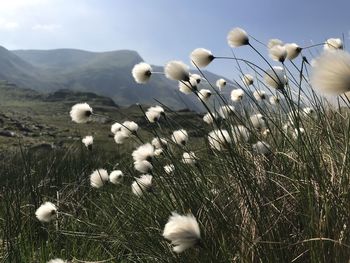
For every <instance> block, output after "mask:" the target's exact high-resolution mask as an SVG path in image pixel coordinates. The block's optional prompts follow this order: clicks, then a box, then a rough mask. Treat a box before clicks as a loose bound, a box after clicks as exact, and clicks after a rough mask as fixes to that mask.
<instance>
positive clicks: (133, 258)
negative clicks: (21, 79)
mask: <svg viewBox="0 0 350 263" xmlns="http://www.w3.org/2000/svg"><path fill="white" fill-rule="evenodd" d="M304 61H305V60H304V59H303V60H302V61H301V64H300V65H299V67H297V69H298V70H299V72H300V74H297V75H291V73H290V72H291V71H289V70H288V69H289V66H291V65H290V64H289V63H288V64H287V63H286V64H282V66H283V67H284V70H283V74H284V76H286V77H285V79H288V81H285V83H284V84H283V87H282V88H281V87H279V88H278V91H272V92H271V90H270V89H269V88H268V87H267V90H270V94H269V95H276V94H278V96H280V98H281V99H283V100H285V105H284V106H283V107H282V106H281V105H279V104H277V105H272V104H271V103H270V102H269V101H268V100H267V98H263V99H261V100H251V101H250V102H249V103H248V104H245V105H246V106H244V107H243V109H240V110H239V111H238V110H230V111H229V112H228V113H227V114H222V113H221V117H220V118H219V117H218V118H213V119H214V120H213V121H212V122H211V123H209V124H207V123H204V122H203V121H202V120H201V117H200V116H199V115H198V114H195V113H192V112H186V111H184V112H171V111H170V110H169V109H165V116H166V117H161V120H160V121H159V122H157V123H149V122H148V121H147V120H146V118H145V116H144V115H143V111H145V110H147V107H145V106H132V107H130V108H127V109H121V108H118V107H116V106H113V105H110V106H104V105H105V103H106V101H104V102H103V103H102V104H104V105H102V104H101V101H99V100H100V99H101V98H94V100H92V98H81V97H80V99H79V96H83V95H82V94H80V95H79V96H77V97H74V99H69V100H68V101H66V102H65V103H62V102H60V101H58V102H54V101H52V100H51V101H48V100H47V99H43V98H41V97H40V98H31V99H30V100H28V99H27V100H26V101H25V102H23V103H22V102H21V103H19V102H18V99H17V100H15V99H13V100H12V102H11V103H12V104H11V103H10V102H9V103H8V104H6V103H5V101H4V102H3V104H2V106H1V111H2V112H5V113H6V114H10V113H9V112H11V114H13V116H17V118H21V117H22V118H24V116H25V117H26V118H30V120H31V121H32V122H33V121H35V122H38V123H44V124H45V125H48V126H50V127H51V126H52V127H55V129H56V130H55V131H56V137H53V136H43V137H40V136H39V138H40V140H41V141H44V140H45V141H46V140H47V141H48V142H52V143H54V144H57V145H59V147H55V148H53V149H41V150H35V151H33V150H32V148H31V145H32V144H33V143H38V142H39V141H36V140H39V139H36V137H35V138H34V139H33V138H27V137H26V136H24V135H22V136H16V137H14V138H11V140H9V141H8V140H7V139H2V140H3V141H2V142H1V143H2V144H3V146H6V147H7V148H6V147H3V150H2V153H3V154H2V156H1V199H0V202H1V203H0V227H1V249H0V257H1V258H2V260H3V262H47V261H48V260H50V259H53V258H62V259H64V260H69V261H71V262H349V260H350V230H349V224H350V217H349V215H350V181H349V180H350V163H349V157H350V155H349V146H350V118H349V107H348V106H347V105H348V104H347V103H348V101H347V100H346V98H345V99H344V97H339V100H338V101H339V104H338V105H336V106H334V105H332V104H330V103H328V102H327V101H326V100H324V99H323V98H322V97H321V96H320V95H318V94H317V93H315V92H314V91H313V89H312V87H311V84H310V83H309V81H308V80H309V77H308V73H307V71H306V70H305V68H306V69H309V70H312V69H311V66H309V65H306V64H305V63H304ZM291 67H292V66H291ZM255 70H256V71H257V72H260V71H258V69H255ZM241 73H242V74H243V73H244V72H241ZM260 73H261V72H260ZM265 73H266V72H265ZM270 74H272V73H270ZM255 78H256V80H255V84H254V85H252V86H251V85H250V84H249V85H247V86H246V87H244V88H245V89H247V90H250V89H253V90H254V89H255V90H257V89H258V86H255V85H258V83H259V84H260V85H263V83H264V80H263V78H262V77H261V76H260V75H258V74H256V76H255ZM265 81H266V79H265ZM248 86H250V87H248ZM242 88H243V87H242ZM306 90H307V91H306ZM295 91H296V92H295ZM293 92H294V93H295V94H293ZM191 95H193V96H198V93H197V92H196V91H195V92H194V94H191ZM246 95H247V94H246ZM12 98H13V97H12ZM77 98H78V99H79V100H77ZM305 98H306V99H305ZM341 98H343V101H341V100H340V99H341ZM98 99H99V100H98ZM213 100H215V103H212V102H210V103H208V105H207V103H206V102H203V104H205V106H207V107H208V110H210V112H209V115H210V116H212V117H215V116H217V115H220V111H219V109H220V107H221V106H227V105H231V106H236V107H237V108H239V106H240V102H228V101H226V100H225V98H223V97H221V96H220V91H219V90H217V91H215V98H214V99H213ZM27 101H29V102H27ZM83 101H87V102H89V103H90V102H91V103H90V105H91V106H92V107H93V109H94V114H95V115H94V114H93V117H92V121H91V122H88V123H85V124H76V123H72V122H71V120H70V119H69V111H70V108H71V106H72V105H73V104H75V103H77V102H83ZM209 104H210V105H209ZM247 105H248V106H247ZM301 105H303V106H301ZM305 105H308V106H307V107H306V106H305ZM241 106H242V105H241ZM245 107H247V108H245ZM29 108H30V109H31V110H32V111H31V112H30V113H29V114H24V112H27V110H28V109H29ZM310 108H312V110H311V111H310ZM216 110H217V112H216ZM253 113H255V114H257V113H260V114H262V116H263V118H261V117H257V116H255V117H254V116H253V117H252V114H253ZM16 114H17V115H16ZM101 116H102V117H101ZM256 118H258V119H259V121H258V122H257V121H256ZM124 120H132V121H135V122H137V123H138V124H139V125H140V130H139V131H138V132H137V134H136V136H132V137H130V138H129V139H128V140H127V142H125V143H124V144H123V145H117V144H115V143H114V141H113V136H111V133H110V126H111V124H112V123H113V122H114V121H118V122H122V121H124ZM8 125H9V124H8ZM237 125H242V126H241V128H242V127H243V128H242V129H246V131H247V133H243V132H241V131H238V128H237ZM181 128H183V129H185V130H187V132H188V135H189V140H188V143H187V144H185V145H179V144H177V143H175V142H174V141H173V140H172V138H171V135H172V132H173V131H175V130H178V129H181ZM212 131H214V133H210V132H212ZM208 134H211V135H210V136H211V137H209V138H208ZM247 134H249V136H245V135H247ZM86 135H93V136H94V144H93V147H92V150H91V151H90V150H88V149H87V148H86V147H85V146H84V145H83V144H82V143H81V139H82V138H83V137H84V136H86ZM157 137H159V138H165V139H166V140H167V143H168V146H167V147H166V148H164V149H163V153H162V154H161V155H159V156H153V154H152V156H153V159H152V166H153V169H151V170H150V171H148V173H149V174H150V175H152V187H150V188H149V189H146V188H145V189H144V191H142V195H137V194H134V193H133V191H132V185H133V184H134V181H135V179H136V178H139V177H140V176H141V174H144V173H140V172H138V171H137V169H135V167H134V165H133V157H132V155H131V154H132V152H133V151H134V150H135V149H136V148H137V147H139V146H140V145H144V144H145V143H147V142H150V141H151V140H152V138H157ZM222 138H224V139H222ZM57 140H61V141H63V144H62V143H61V144H58V143H57ZM6 143H7V144H6ZM8 145H12V147H11V151H8ZM5 148H6V149H5ZM191 151H193V152H194V153H195V155H196V157H197V158H196V160H194V162H193V163H186V162H183V153H184V152H191ZM147 157H149V156H147ZM134 158H135V157H134ZM147 160H148V159H147ZM148 161H150V160H148ZM170 164H172V165H173V166H174V171H173V172H172V173H170V174H169V173H166V172H165V170H164V166H165V165H170ZM101 168H103V169H106V170H107V171H108V173H110V172H112V171H113V170H121V171H122V172H123V173H124V180H123V182H121V183H119V184H117V185H115V184H112V183H111V182H108V181H105V182H103V183H102V184H103V186H102V187H101V188H98V189H96V188H94V187H92V186H91V178H90V175H91V174H92V172H93V171H95V170H96V169H101ZM45 201H50V202H52V203H53V204H55V205H56V206H57V208H58V212H57V217H56V218H55V219H54V220H52V221H51V222H49V223H42V222H40V221H39V220H38V219H37V218H36V216H35V212H36V210H37V209H38V207H40V205H41V204H43V203H44V202H45ZM173 212H177V213H179V214H181V215H186V214H192V215H193V216H194V217H195V219H196V221H197V222H198V226H199V229H200V242H199V240H195V241H196V242H194V243H193V246H190V248H189V249H187V250H185V251H184V252H183V253H176V252H175V251H174V250H173V245H176V244H174V242H173V244H171V242H169V240H166V239H165V238H164V237H163V235H164V232H163V231H164V227H165V225H166V224H167V222H168V219H169V217H170V215H171V214H172V213H173ZM180 230H181V231H184V232H185V234H184V235H185V240H188V239H189V238H191V237H192V235H193V233H192V232H191V227H189V228H188V226H187V227H186V226H184V228H183V229H180Z"/></svg>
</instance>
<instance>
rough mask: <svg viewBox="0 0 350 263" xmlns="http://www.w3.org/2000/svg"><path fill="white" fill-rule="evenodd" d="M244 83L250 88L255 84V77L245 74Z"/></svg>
mask: <svg viewBox="0 0 350 263" xmlns="http://www.w3.org/2000/svg"><path fill="white" fill-rule="evenodd" d="M242 82H243V84H244V85H245V86H247V87H248V86H250V85H253V83H254V77H253V76H252V75H250V74H244V75H243V76H242Z"/></svg>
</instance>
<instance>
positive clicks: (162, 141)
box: [151, 137, 168, 149]
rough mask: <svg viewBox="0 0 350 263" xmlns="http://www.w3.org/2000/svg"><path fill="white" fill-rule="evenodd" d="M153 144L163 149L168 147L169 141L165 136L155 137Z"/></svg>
mask: <svg viewBox="0 0 350 263" xmlns="http://www.w3.org/2000/svg"><path fill="white" fill-rule="evenodd" d="M151 144H152V145H153V146H154V148H156V149H163V148H167V146H168V141H167V140H166V139H164V138H157V137H156V138H153V140H152V142H151Z"/></svg>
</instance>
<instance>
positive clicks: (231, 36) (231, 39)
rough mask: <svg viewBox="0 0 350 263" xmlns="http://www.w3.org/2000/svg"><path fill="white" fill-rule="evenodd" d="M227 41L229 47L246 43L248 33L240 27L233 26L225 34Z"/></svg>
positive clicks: (247, 41) (247, 42)
mask: <svg viewBox="0 0 350 263" xmlns="http://www.w3.org/2000/svg"><path fill="white" fill-rule="evenodd" d="M227 43H228V45H229V46H230V47H240V46H244V45H248V44H249V37H248V34H247V32H245V31H244V30H243V29H242V28H239V27H236V28H233V29H232V30H231V31H230V32H229V33H228V35H227Z"/></svg>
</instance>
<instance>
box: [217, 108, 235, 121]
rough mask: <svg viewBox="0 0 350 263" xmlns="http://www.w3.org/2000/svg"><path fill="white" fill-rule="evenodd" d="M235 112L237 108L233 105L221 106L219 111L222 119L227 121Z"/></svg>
mask: <svg viewBox="0 0 350 263" xmlns="http://www.w3.org/2000/svg"><path fill="white" fill-rule="evenodd" d="M234 111H235V107H234V106H232V105H224V106H221V107H220V109H219V115H220V117H221V118H222V119H227V118H229V117H230V115H231V114H233V113H234Z"/></svg>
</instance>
